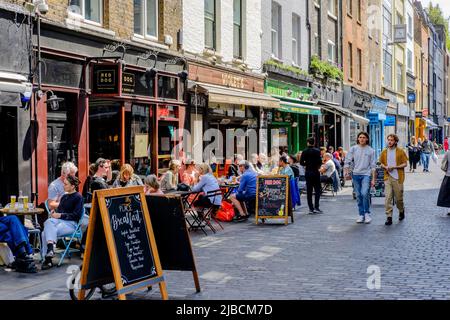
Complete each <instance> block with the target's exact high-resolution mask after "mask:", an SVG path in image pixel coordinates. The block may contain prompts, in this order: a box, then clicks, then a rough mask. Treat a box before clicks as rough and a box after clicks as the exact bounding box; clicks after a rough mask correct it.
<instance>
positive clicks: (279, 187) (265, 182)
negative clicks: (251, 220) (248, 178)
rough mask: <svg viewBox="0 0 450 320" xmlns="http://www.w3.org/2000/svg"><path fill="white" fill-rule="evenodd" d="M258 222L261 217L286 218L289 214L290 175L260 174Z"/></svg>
mask: <svg viewBox="0 0 450 320" xmlns="http://www.w3.org/2000/svg"><path fill="white" fill-rule="evenodd" d="M256 194H257V198H256V224H258V221H259V219H285V224H287V223H288V214H289V176H284V175H273V176H258V182H257V185H256Z"/></svg>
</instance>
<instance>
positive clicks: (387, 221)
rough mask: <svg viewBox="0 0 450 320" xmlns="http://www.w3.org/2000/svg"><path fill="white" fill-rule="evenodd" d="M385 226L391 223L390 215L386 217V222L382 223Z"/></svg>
mask: <svg viewBox="0 0 450 320" xmlns="http://www.w3.org/2000/svg"><path fill="white" fill-rule="evenodd" d="M384 224H385V225H386V226H390V225H391V224H392V217H388V218H387V219H386V222H385V223H384Z"/></svg>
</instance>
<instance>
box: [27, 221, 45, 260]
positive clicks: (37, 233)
mask: <svg viewBox="0 0 450 320" xmlns="http://www.w3.org/2000/svg"><path fill="white" fill-rule="evenodd" d="M33 227H34V228H33V229H27V231H28V236H31V235H33V236H34V241H33V252H34V253H36V252H39V255H40V256H41V261H44V257H43V256H42V236H41V233H42V229H41V226H40V225H39V222H38V219H37V216H36V215H34V222H33ZM36 242H37V243H38V244H39V249H37V248H36Z"/></svg>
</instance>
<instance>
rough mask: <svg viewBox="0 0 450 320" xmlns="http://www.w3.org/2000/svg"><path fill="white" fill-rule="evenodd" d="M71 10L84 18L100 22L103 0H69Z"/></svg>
mask: <svg viewBox="0 0 450 320" xmlns="http://www.w3.org/2000/svg"><path fill="white" fill-rule="evenodd" d="M69 6H70V9H71V11H72V12H74V13H77V14H80V15H81V16H83V18H84V19H86V20H89V21H92V22H96V23H99V24H101V23H102V18H103V0H70V2H69Z"/></svg>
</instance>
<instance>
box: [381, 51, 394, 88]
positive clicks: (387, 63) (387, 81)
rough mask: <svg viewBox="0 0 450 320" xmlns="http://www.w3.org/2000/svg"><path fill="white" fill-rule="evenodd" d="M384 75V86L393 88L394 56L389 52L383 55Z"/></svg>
mask: <svg viewBox="0 0 450 320" xmlns="http://www.w3.org/2000/svg"><path fill="white" fill-rule="evenodd" d="M383 75H384V85H385V86H386V87H390V88H392V54H390V53H389V52H388V51H387V50H384V53H383Z"/></svg>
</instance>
